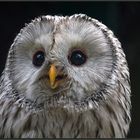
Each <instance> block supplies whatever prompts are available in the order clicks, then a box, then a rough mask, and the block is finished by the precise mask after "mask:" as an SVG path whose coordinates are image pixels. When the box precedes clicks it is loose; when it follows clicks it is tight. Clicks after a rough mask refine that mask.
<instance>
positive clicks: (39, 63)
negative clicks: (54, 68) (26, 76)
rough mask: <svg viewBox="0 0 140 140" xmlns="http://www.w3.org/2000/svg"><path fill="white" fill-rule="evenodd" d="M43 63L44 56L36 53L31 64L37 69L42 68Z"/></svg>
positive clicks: (39, 52)
mask: <svg viewBox="0 0 140 140" xmlns="http://www.w3.org/2000/svg"><path fill="white" fill-rule="evenodd" d="M44 61H45V54H44V52H43V51H38V52H36V53H35V54H34V56H33V64H34V65H35V66H37V67H40V66H42V64H43V62H44Z"/></svg>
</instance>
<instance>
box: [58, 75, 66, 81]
mask: <svg viewBox="0 0 140 140" xmlns="http://www.w3.org/2000/svg"><path fill="white" fill-rule="evenodd" d="M63 78H64V75H57V76H56V80H62V79H63Z"/></svg>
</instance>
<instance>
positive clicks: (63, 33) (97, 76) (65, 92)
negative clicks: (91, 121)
mask: <svg viewBox="0 0 140 140" xmlns="http://www.w3.org/2000/svg"><path fill="white" fill-rule="evenodd" d="M13 46H14V47H13V48H14V61H13V68H12V78H13V82H14V83H13V85H14V87H15V89H16V90H17V91H18V93H19V94H23V95H24V96H25V97H26V98H27V99H30V100H32V101H36V103H43V102H45V101H46V100H47V99H48V98H51V99H53V98H54V96H55V95H59V96H58V98H61V97H64V98H63V100H67V99H68V100H70V101H71V102H82V101H83V100H84V99H86V98H88V97H90V96H94V94H96V91H97V90H100V88H101V85H102V84H104V83H106V81H107V80H108V78H109V76H110V73H111V70H112V64H113V58H112V49H111V46H110V45H109V41H108V39H107V38H106V36H105V34H104V33H103V32H102V30H101V29H100V28H97V27H96V26H95V25H94V24H93V23H92V22H91V21H90V20H88V19H84V18H82V17H80V16H77V17H76V16H71V17H58V16H55V17H51V16H43V17H41V18H38V19H35V20H34V21H33V22H32V23H30V24H29V25H27V26H26V27H25V28H24V29H22V30H21V32H20V33H19V35H18V36H17V37H16V39H15V42H14V44H13ZM67 104H69V103H68V102H67Z"/></svg>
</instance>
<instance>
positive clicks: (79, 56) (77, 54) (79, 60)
mask: <svg viewBox="0 0 140 140" xmlns="http://www.w3.org/2000/svg"><path fill="white" fill-rule="evenodd" d="M68 59H69V61H70V63H71V64H73V65H75V66H80V65H82V64H84V63H85V62H86V59H87V56H86V55H85V53H84V52H82V51H81V50H73V51H72V52H71V54H70V55H69V56H68Z"/></svg>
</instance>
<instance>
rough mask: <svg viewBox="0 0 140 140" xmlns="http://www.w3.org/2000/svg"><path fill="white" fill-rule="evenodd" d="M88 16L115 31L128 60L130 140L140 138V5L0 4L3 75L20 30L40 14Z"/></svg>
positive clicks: (138, 3)
mask: <svg viewBox="0 0 140 140" xmlns="http://www.w3.org/2000/svg"><path fill="white" fill-rule="evenodd" d="M74 13H84V14H87V15H88V16H91V17H94V18H96V19H98V20H99V21H101V22H102V23H104V24H105V25H107V26H108V27H109V28H110V29H111V30H113V31H114V33H115V35H116V36H117V37H118V38H119V40H120V42H121V43H122V47H123V49H124V52H125V54H126V58H127V61H128V65H129V69H130V75H131V87H132V112H131V114H132V123H131V129H130V133H129V135H128V138H138V137H139V138H140V106H139V105H140V2H94V1H93V2H0V73H1V72H2V71H3V69H4V65H5V61H6V57H7V53H8V49H9V47H10V45H11V44H12V42H13V40H14V38H15V36H16V35H17V33H18V32H19V31H20V29H21V28H22V27H23V26H24V25H25V23H29V22H30V21H31V19H34V18H35V17H38V16H40V15H47V14H50V15H55V14H57V15H72V14H74Z"/></svg>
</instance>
